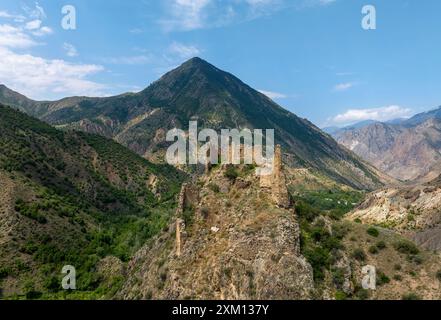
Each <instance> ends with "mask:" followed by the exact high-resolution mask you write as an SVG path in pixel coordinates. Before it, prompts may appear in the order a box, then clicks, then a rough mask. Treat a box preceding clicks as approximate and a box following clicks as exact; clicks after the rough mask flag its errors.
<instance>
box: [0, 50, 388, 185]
mask: <svg viewBox="0 0 441 320" xmlns="http://www.w3.org/2000/svg"><path fill="white" fill-rule="evenodd" d="M0 102H2V103H4V104H8V105H11V106H14V107H16V108H18V109H20V110H22V111H24V112H26V113H28V114H29V115H32V116H35V117H38V118H39V119H41V120H43V121H45V122H47V123H49V124H52V125H54V126H56V127H58V128H63V129H77V130H81V131H85V132H89V133H96V134H100V135H103V136H105V137H107V138H112V139H114V140H115V141H117V142H119V143H121V144H123V145H125V146H127V147H128V148H130V149H131V150H133V151H135V152H136V153H138V154H139V155H142V156H144V157H145V158H148V159H151V160H155V161H157V160H158V158H159V157H160V156H162V159H163V154H164V150H165V149H166V147H167V145H168V143H167V142H166V141H165V135H166V132H167V131H168V130H169V129H172V128H183V129H186V128H187V127H188V122H189V121H190V120H198V122H199V126H200V127H201V128H203V127H205V128H212V129H217V130H218V129H222V128H245V127H246V128H250V129H253V128H258V129H267V128H268V129H275V133H276V142H277V143H279V144H281V145H282V146H283V148H284V152H285V153H286V161H288V162H289V163H290V165H292V166H294V167H304V168H308V169H311V170H313V171H317V172H320V173H322V174H325V175H326V176H328V177H331V178H332V179H334V180H336V181H338V182H341V183H344V184H347V185H349V186H351V187H355V188H358V189H373V188H375V187H377V186H379V185H381V184H382V183H383V181H384V179H387V178H385V177H381V173H379V172H378V171H377V170H376V169H375V168H373V167H371V166H370V165H368V164H366V163H365V162H363V161H362V160H361V159H359V158H358V157H357V156H355V155H354V154H353V153H351V152H349V151H348V150H346V149H345V148H342V147H340V146H339V145H338V144H337V143H336V142H335V141H334V140H333V139H331V138H330V137H329V136H328V135H326V134H324V133H323V132H322V131H321V130H320V129H318V128H317V127H315V126H314V125H313V124H312V123H310V122H309V121H307V120H305V119H301V118H299V117H297V116H296V115H294V114H292V113H291V112H289V111H287V110H285V109H283V108H282V107H280V106H279V105H277V104H276V103H274V102H273V101H272V100H270V99H269V98H268V97H266V96H265V95H263V94H261V93H259V92H258V91H256V90H254V89H252V88H251V87H249V86H248V85H246V84H244V83H243V82H242V81H240V80H239V79H238V78H236V77H235V76H233V75H232V74H230V73H227V72H224V71H222V70H219V69H218V68H216V67H214V66H213V65H211V64H209V63H208V62H206V61H204V60H202V59H199V58H193V59H191V60H189V61H187V62H186V63H184V64H183V65H181V66H180V67H178V68H177V69H175V70H172V71H171V72H169V73H167V74H166V75H164V76H163V77H162V78H161V79H159V80H158V81H156V82H154V83H153V84H151V85H150V86H149V87H148V88H146V89H145V90H143V91H141V92H139V93H128V94H123V95H119V96H115V97H108V98H88V97H71V98H65V99H62V100H59V101H51V102H48V101H33V100H30V99H28V98H26V97H24V96H23V95H21V94H19V93H16V92H13V91H11V90H9V89H7V88H6V87H4V86H2V87H1V88H0Z"/></svg>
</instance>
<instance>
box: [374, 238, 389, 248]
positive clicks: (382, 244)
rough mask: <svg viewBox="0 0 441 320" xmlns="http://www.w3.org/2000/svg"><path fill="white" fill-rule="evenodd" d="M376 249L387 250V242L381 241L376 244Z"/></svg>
mask: <svg viewBox="0 0 441 320" xmlns="http://www.w3.org/2000/svg"><path fill="white" fill-rule="evenodd" d="M376 247H377V248H378V250H384V249H386V247H387V245H386V242H384V241H382V240H381V241H378V242H377V243H376Z"/></svg>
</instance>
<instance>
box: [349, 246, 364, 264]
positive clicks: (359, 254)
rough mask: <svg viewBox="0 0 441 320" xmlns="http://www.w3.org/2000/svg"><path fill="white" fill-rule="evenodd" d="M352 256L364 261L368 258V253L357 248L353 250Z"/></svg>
mask: <svg viewBox="0 0 441 320" xmlns="http://www.w3.org/2000/svg"><path fill="white" fill-rule="evenodd" d="M352 257H353V258H354V259H356V260H358V261H360V262H363V261H365V260H366V253H365V252H364V250H363V249H361V248H357V249H354V251H352Z"/></svg>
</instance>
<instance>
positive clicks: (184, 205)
mask: <svg viewBox="0 0 441 320" xmlns="http://www.w3.org/2000/svg"><path fill="white" fill-rule="evenodd" d="M198 202H199V191H198V189H197V188H196V186H194V185H191V184H188V183H184V184H183V185H182V188H181V192H180V193H179V199H178V208H177V209H176V255H177V256H178V257H179V256H180V255H181V252H182V247H183V245H184V243H185V239H186V237H187V233H186V230H185V227H186V226H185V220H184V219H183V215H184V211H185V210H186V209H189V208H195V207H196V206H197V204H198Z"/></svg>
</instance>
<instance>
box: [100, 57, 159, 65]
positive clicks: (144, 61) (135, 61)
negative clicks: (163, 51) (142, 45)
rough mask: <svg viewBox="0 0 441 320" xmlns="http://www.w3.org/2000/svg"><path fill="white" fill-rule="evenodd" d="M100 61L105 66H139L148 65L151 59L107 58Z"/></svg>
mask: <svg viewBox="0 0 441 320" xmlns="http://www.w3.org/2000/svg"><path fill="white" fill-rule="evenodd" d="M101 60H102V61H103V63H107V64H121V65H139V64H147V63H150V62H151V61H152V57H151V56H150V55H137V56H125V57H107V58H103V59H101Z"/></svg>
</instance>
